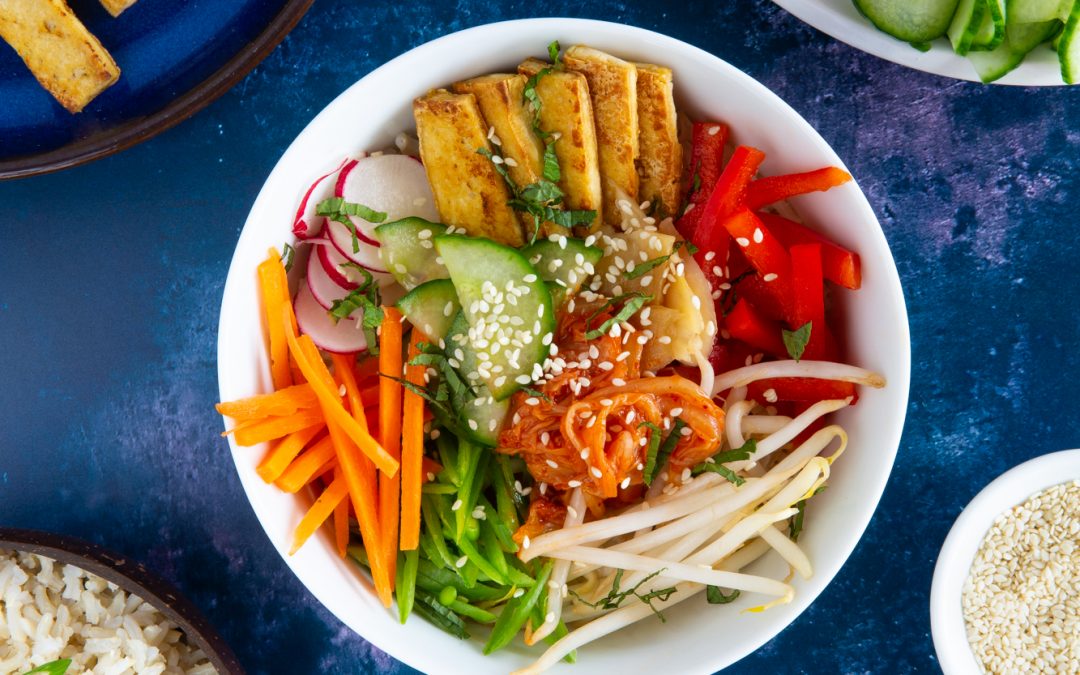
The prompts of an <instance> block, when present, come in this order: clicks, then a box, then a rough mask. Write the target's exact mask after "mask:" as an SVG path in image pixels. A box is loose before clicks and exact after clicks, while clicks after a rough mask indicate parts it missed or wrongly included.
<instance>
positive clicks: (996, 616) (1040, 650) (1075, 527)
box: [930, 450, 1080, 675]
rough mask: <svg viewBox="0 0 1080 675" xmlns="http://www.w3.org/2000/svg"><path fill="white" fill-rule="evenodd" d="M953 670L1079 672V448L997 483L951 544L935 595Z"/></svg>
mask: <svg viewBox="0 0 1080 675" xmlns="http://www.w3.org/2000/svg"><path fill="white" fill-rule="evenodd" d="M930 618H931V624H932V628H933V636H934V647H935V649H936V650H937V654H938V659H939V661H940V663H941V667H942V670H944V672H945V673H946V674H947V675H952V674H955V673H1019V672H1031V673H1077V672H1080V450H1069V451H1064V452H1057V453H1052V454H1049V455H1044V456H1042V457H1038V458H1036V459H1033V460H1031V461H1029V462H1026V463H1024V464H1021V465H1020V466H1018V467H1016V468H1014V469H1012V470H1010V471H1008V472H1006V473H1005V474H1003V475H1002V476H1001V477H999V478H997V479H996V480H995V481H993V482H992V483H990V485H988V486H987V487H986V488H984V489H983V490H982V492H980V493H979V494H978V495H977V496H976V497H975V499H973V500H972V501H971V503H970V504H969V505H968V506H967V507H966V508H965V509H964V511H963V512H962V513H961V514H960V517H959V518H958V519H957V521H956V523H955V524H954V525H953V527H952V529H951V530H950V532H949V536H948V537H947V538H946V540H945V545H944V546H943V547H942V550H941V554H940V556H939V558H938V562H937V567H936V568H935V570H934V582H933V589H932V591H931V596H930Z"/></svg>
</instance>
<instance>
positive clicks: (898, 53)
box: [773, 0, 1069, 87]
mask: <svg viewBox="0 0 1080 675" xmlns="http://www.w3.org/2000/svg"><path fill="white" fill-rule="evenodd" d="M773 2H775V3H776V4H777V5H779V6H780V7H782V8H783V9H785V10H786V11H787V12H789V13H790V14H792V15H793V16H795V17H796V18H797V19H799V20H800V21H802V22H803V23H806V24H808V25H810V26H812V27H813V28H816V29H817V30H819V31H821V32H822V33H825V34H826V35H828V36H830V37H832V38H834V39H836V40H839V41H840V42H843V43H845V44H847V45H849V46H851V47H854V48H855V49H858V50H859V51H863V52H866V53H867V54H872V55H873V56H876V57H878V58H881V59H885V60H886V61H891V62H893V63H896V64H899V65H901V66H907V67H908V68H912V69H914V70H919V71H922V72H924V73H930V74H932V75H940V76H942V77H949V78H952V79H956V80H965V81H967V82H974V83H976V84H984V83H983V82H982V80H980V79H979V77H978V75H977V74H976V73H975V69H974V68H973V67H972V65H971V62H970V61H968V60H967V59H966V58H964V57H962V56H958V55H957V54H955V53H954V52H953V51H952V48H951V47H950V46H949V44H948V42H947V41H946V40H943V39H942V38H938V39H937V40H934V41H933V42H932V43H931V45H930V50H929V51H927V52H920V51H919V50H918V49H915V48H914V47H912V46H911V45H909V44H908V43H906V42H904V41H903V40H899V39H897V38H894V37H893V36H891V35H889V34H887V33H884V32H882V31H880V30H878V29H877V27H875V26H874V25H873V24H872V23H870V21H869V20H868V19H866V18H865V17H863V16H862V15H861V14H859V11H858V10H857V9H856V8H855V6H854V5H853V3H852V2H851V0H773ZM1040 56H1043V55H1042V54H1033V55H1029V56H1028V57H1027V58H1026V59H1024V62H1023V63H1021V64H1020V66H1019V67H1017V68H1016V69H1015V70H1013V71H1012V72H1010V73H1008V74H1007V75H1005V76H1004V77H1002V78H1001V79H999V80H995V81H994V82H990V83H988V84H991V85H1005V86H1020V87H1065V86H1069V85H1067V84H1066V83H1065V82H1064V81H1063V80H1062V79H1061V67H1060V65H1059V64H1058V62H1057V58H1056V56H1055V57H1054V59H1050V58H1049V57H1044V58H1039V57H1040ZM1033 57H1035V58H1033Z"/></svg>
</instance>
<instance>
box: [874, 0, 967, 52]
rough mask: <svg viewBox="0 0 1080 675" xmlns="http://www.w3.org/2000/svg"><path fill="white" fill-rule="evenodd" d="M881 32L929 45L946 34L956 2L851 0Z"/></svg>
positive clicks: (945, 0)
mask: <svg viewBox="0 0 1080 675" xmlns="http://www.w3.org/2000/svg"><path fill="white" fill-rule="evenodd" d="M854 2H855V7H856V8H857V9H858V10H859V11H860V12H862V13H863V14H864V15H865V16H866V18H868V19H870V21H871V23H873V24H874V25H875V26H877V27H878V28H879V29H880V30H882V31H884V32H886V33H888V34H889V35H892V36H893V37H897V38H900V39H901V40H903V41H905V42H930V41H931V40H936V39H937V38H939V37H941V36H942V35H945V32H946V31H947V30H948V28H949V22H950V21H951V20H952V18H953V15H954V14H955V13H956V5H957V3H958V2H959V0H854Z"/></svg>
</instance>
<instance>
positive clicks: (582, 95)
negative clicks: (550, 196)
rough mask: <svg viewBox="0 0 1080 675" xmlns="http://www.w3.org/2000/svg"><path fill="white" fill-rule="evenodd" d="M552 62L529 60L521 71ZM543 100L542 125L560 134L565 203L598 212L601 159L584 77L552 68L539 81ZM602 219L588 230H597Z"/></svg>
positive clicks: (538, 90) (529, 74)
mask: <svg viewBox="0 0 1080 675" xmlns="http://www.w3.org/2000/svg"><path fill="white" fill-rule="evenodd" d="M550 65H551V64H549V63H545V62H543V61H541V60H539V59H528V60H526V61H525V62H524V63H522V64H521V65H520V66H518V72H519V73H521V74H522V75H525V76H526V77H533V76H534V75H536V74H537V73H538V72H540V71H541V70H542V69H544V68H547V67H548V66H550ZM536 95H537V97H538V98H539V99H540V128H541V129H543V130H544V131H546V132H548V133H556V134H558V135H559V138H558V140H556V141H555V156H556V157H557V158H558V159H559V168H560V169H562V179H561V180H560V181H559V187H560V188H561V189H562V191H563V194H564V195H565V196H564V198H563V203H564V204H565V205H566V208H568V209H573V210H585V211H596V212H597V214H599V213H600V211H601V207H602V205H603V197H602V191H601V188H600V159H599V156H598V154H597V143H596V126H595V124H594V122H593V108H592V100H591V99H590V98H589V85H588V83H587V82H586V81H585V76H584V75H582V74H581V73H574V72H570V71H567V70H553V71H551V72H550V73H548V74H547V75H545V76H543V77H541V78H540V79H539V80H538V81H537V83H536ZM599 223H600V218H599V217H597V219H596V220H595V221H594V222H593V224H592V226H590V227H585V228H582V229H585V230H589V231H592V230H595V229H596V227H597V226H598V225H599Z"/></svg>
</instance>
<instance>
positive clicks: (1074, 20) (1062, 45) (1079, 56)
mask: <svg viewBox="0 0 1080 675" xmlns="http://www.w3.org/2000/svg"><path fill="white" fill-rule="evenodd" d="M1057 53H1058V60H1059V61H1061V79H1063V80H1065V84H1076V83H1077V82H1080V0H1074V2H1073V5H1072V10H1071V11H1070V12H1069V18H1068V19H1067V20H1066V21H1065V29H1064V30H1063V31H1062V32H1061V38H1060V39H1059V40H1058V45H1057Z"/></svg>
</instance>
